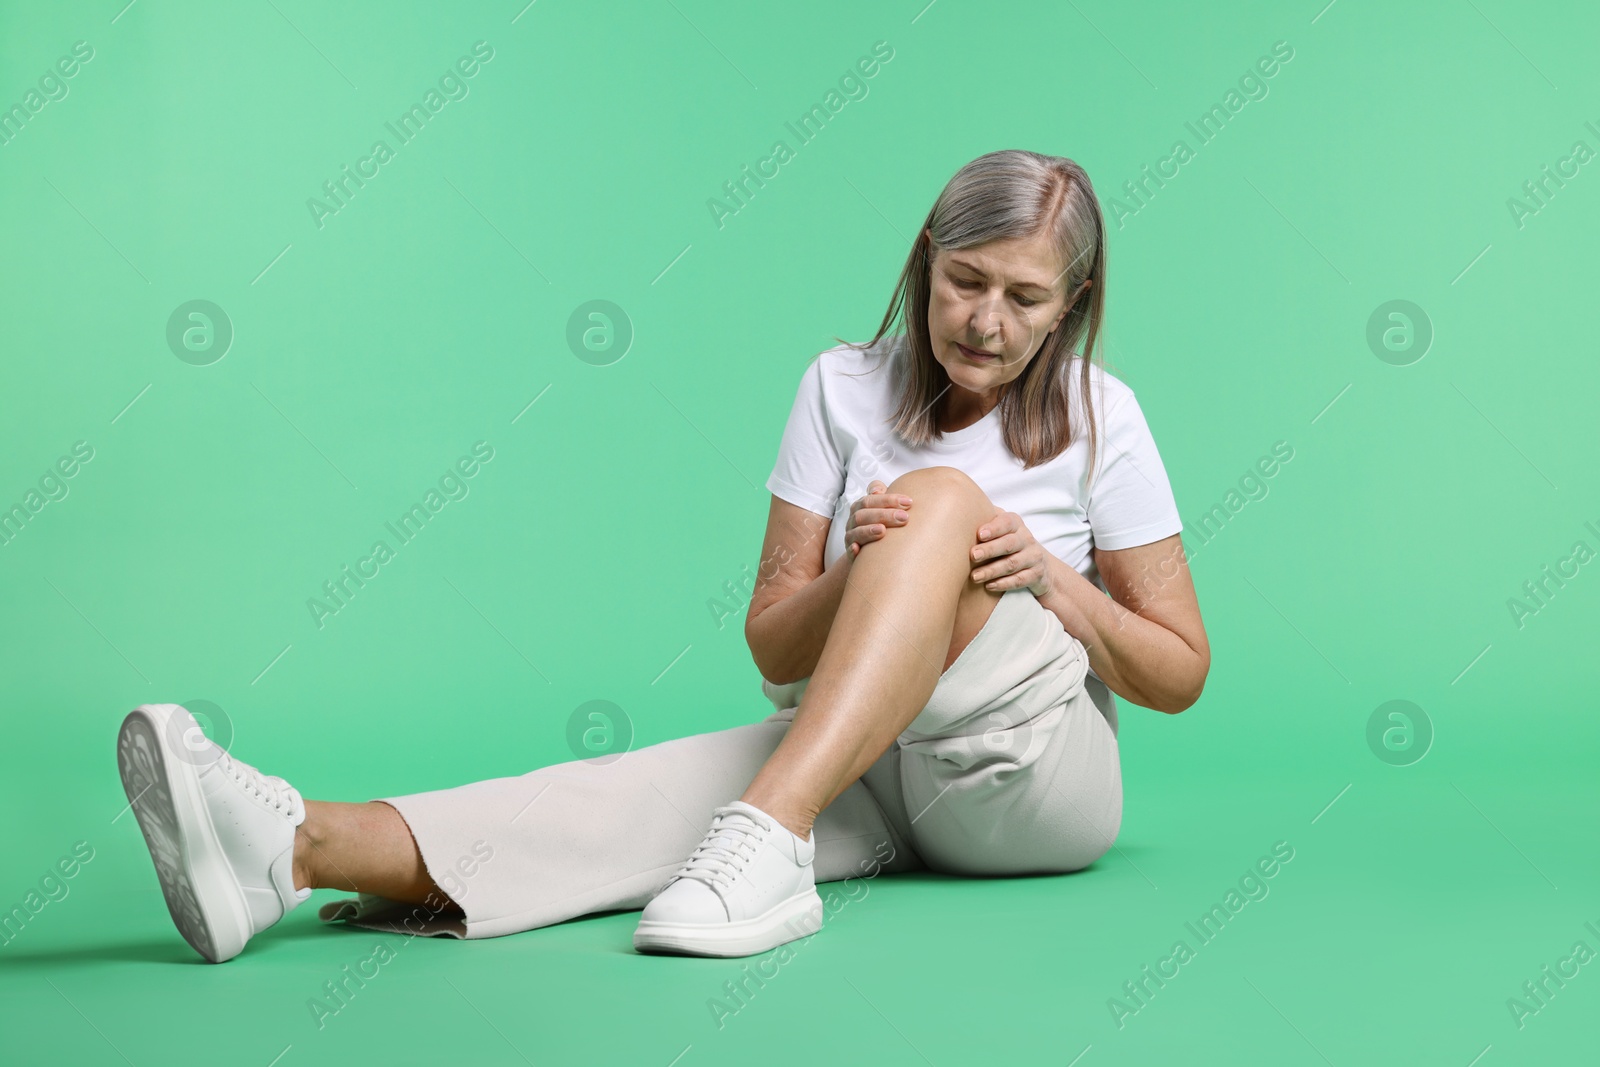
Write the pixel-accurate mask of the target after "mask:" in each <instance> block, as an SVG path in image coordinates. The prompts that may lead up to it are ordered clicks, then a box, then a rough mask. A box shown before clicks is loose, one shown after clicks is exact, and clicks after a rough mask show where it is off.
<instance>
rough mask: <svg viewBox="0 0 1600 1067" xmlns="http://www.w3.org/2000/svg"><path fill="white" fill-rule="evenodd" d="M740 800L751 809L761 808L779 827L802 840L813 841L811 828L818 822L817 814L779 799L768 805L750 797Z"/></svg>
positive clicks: (772, 800) (774, 799)
mask: <svg viewBox="0 0 1600 1067" xmlns="http://www.w3.org/2000/svg"><path fill="white" fill-rule="evenodd" d="M739 799H740V800H742V801H744V802H745V803H746V804H749V805H750V806H751V807H754V808H759V809H761V811H763V812H764V813H766V814H767V815H770V816H772V818H774V819H776V820H777V822H778V825H780V826H782V827H783V828H784V829H785V830H788V831H789V832H790V833H791V834H794V836H796V837H798V838H799V839H800V840H802V841H808V840H810V839H811V827H812V826H813V825H814V824H815V823H816V821H817V813H816V812H814V811H811V810H808V809H806V808H803V807H800V806H797V805H794V804H789V803H784V802H781V801H779V800H778V799H777V798H772V799H771V800H770V801H769V802H767V803H762V802H761V801H760V800H759V799H752V798H751V797H749V796H743V797H740V798H739Z"/></svg>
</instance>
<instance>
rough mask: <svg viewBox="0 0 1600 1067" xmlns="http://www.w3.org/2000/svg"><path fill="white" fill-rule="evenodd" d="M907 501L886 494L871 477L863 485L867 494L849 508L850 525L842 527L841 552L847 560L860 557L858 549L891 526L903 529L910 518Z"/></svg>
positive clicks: (898, 494) (883, 488)
mask: <svg viewBox="0 0 1600 1067" xmlns="http://www.w3.org/2000/svg"><path fill="white" fill-rule="evenodd" d="M910 506H911V498H910V497H908V496H904V495H902V494H900V493H891V492H889V487H888V486H887V485H885V484H883V482H881V481H879V480H878V479H876V478H874V479H873V480H872V481H871V482H869V483H867V493H866V495H865V496H863V497H862V498H861V499H860V500H857V501H856V502H855V503H854V504H851V505H850V524H849V525H848V526H847V527H846V528H845V535H844V544H845V550H846V551H848V552H849V553H850V558H851V559H855V558H856V556H858V555H860V554H861V546H862V545H865V544H870V543H871V542H873V541H876V540H878V539H879V538H880V537H882V536H883V535H884V534H885V533H886V532H888V529H889V527H891V526H904V525H905V524H906V523H907V522H909V521H910V519H911V516H910V515H908V514H906V512H905V509H906V508H909V507H910Z"/></svg>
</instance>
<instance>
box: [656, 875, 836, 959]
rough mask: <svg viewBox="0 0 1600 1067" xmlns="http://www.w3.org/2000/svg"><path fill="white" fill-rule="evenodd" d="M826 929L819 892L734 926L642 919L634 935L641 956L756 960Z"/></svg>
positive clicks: (793, 899) (801, 896) (803, 896)
mask: <svg viewBox="0 0 1600 1067" xmlns="http://www.w3.org/2000/svg"><path fill="white" fill-rule="evenodd" d="M820 929H822V898H821V897H820V896H818V895H817V891H816V889H810V890H808V891H807V892H805V893H802V894H800V895H799V896H795V897H790V898H789V899H788V900H785V901H783V902H782V903H781V904H778V905H776V906H775V907H773V908H771V909H770V910H768V911H767V912H765V913H763V914H761V915H757V916H755V917H754V918H751V919H741V920H739V921H738V922H731V923H669V922H649V921H645V920H643V919H641V920H640V921H639V927H638V929H636V930H635V931H634V932H633V947H634V948H636V949H638V950H639V951H640V952H664V953H671V954H673V955H679V956H717V957H728V956H754V955H756V954H757V953H759V952H766V951H767V950H768V949H774V948H777V947H778V946H779V945H782V944H786V943H788V942H790V941H794V940H797V939H799V938H802V937H809V936H810V935H812V934H814V933H816V932H817V931H818V930H820Z"/></svg>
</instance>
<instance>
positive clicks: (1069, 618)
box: [1039, 553, 1206, 714]
mask: <svg viewBox="0 0 1600 1067" xmlns="http://www.w3.org/2000/svg"><path fill="white" fill-rule="evenodd" d="M1046 557H1047V559H1048V561H1049V567H1050V592H1049V593H1047V594H1045V595H1044V596H1042V597H1040V598H1039V603H1041V604H1043V605H1044V606H1045V607H1046V608H1048V609H1049V610H1050V611H1051V613H1053V614H1054V615H1055V616H1056V617H1057V618H1058V619H1060V620H1061V626H1062V628H1063V629H1065V630H1066V631H1067V633H1069V634H1071V635H1072V636H1073V637H1075V638H1077V639H1078V640H1079V641H1080V642H1082V643H1083V646H1084V648H1085V649H1086V650H1087V651H1088V653H1089V665H1090V666H1091V667H1093V668H1094V672H1095V674H1096V675H1098V676H1099V678H1100V680H1101V681H1103V682H1105V684H1106V686H1107V687H1108V688H1109V689H1110V690H1111V691H1112V692H1113V693H1116V694H1117V695H1118V696H1121V697H1124V698H1126V699H1128V700H1131V701H1133V702H1134V703H1135V704H1138V705H1140V706H1142V707H1147V708H1153V709H1155V710H1156V711H1163V712H1167V713H1168V714H1177V713H1178V712H1180V711H1183V710H1184V709H1185V708H1187V707H1189V706H1190V705H1191V704H1193V703H1194V702H1195V701H1196V700H1197V699H1199V696H1200V690H1201V688H1202V687H1203V686H1204V684H1205V676H1206V663H1205V658H1204V657H1203V656H1202V655H1201V654H1200V653H1199V652H1197V651H1196V650H1195V649H1193V648H1191V647H1190V646H1189V645H1188V643H1187V642H1185V641H1184V640H1183V638H1182V637H1180V636H1178V635H1177V634H1175V633H1173V632H1172V631H1171V630H1169V629H1167V628H1166V627H1164V626H1161V625H1159V624H1157V623H1154V622H1151V621H1150V620H1149V619H1146V618H1142V617H1141V616H1139V615H1136V614H1134V613H1133V612H1131V611H1129V610H1128V609H1127V608H1124V607H1123V606H1122V605H1120V604H1118V603H1117V602H1116V601H1115V600H1112V599H1111V598H1110V597H1108V596H1107V595H1106V594H1105V593H1104V592H1102V591H1101V590H1100V587H1099V586H1097V585H1095V584H1094V583H1093V582H1091V581H1089V579H1087V578H1085V577H1084V576H1083V575H1081V574H1079V573H1078V572H1077V571H1076V570H1074V569H1072V568H1071V567H1069V566H1067V564H1065V563H1063V562H1062V561H1061V560H1059V559H1057V558H1056V557H1054V556H1051V555H1049V554H1048V553H1047V554H1046Z"/></svg>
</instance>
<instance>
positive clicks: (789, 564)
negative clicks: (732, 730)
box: [744, 496, 851, 685]
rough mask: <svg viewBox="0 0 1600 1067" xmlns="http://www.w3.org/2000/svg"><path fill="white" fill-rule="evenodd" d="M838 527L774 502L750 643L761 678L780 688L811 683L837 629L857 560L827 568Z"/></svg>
mask: <svg viewBox="0 0 1600 1067" xmlns="http://www.w3.org/2000/svg"><path fill="white" fill-rule="evenodd" d="M832 525H833V521H832V520H831V519H829V518H828V517H826V516H823V515H818V514H816V513H815V512H811V511H807V510H806V509H804V508H802V507H798V506H797V505H794V504H791V503H789V502H788V501H787V500H781V499H779V498H778V497H776V496H774V497H773V498H772V504H771V507H770V508H769V510H768V512H767V533H766V539H765V540H764V542H763V543H762V546H761V565H760V566H759V567H757V568H756V586H755V589H754V590H753V591H752V592H751V594H750V607H749V611H748V613H747V614H746V616H745V621H744V639H745V643H746V644H748V645H749V646H750V655H751V657H752V658H753V659H754V660H755V663H756V668H757V669H758V670H759V671H760V672H761V676H762V677H763V678H765V679H766V680H767V681H769V682H771V683H773V684H774V685H786V684H788V683H789V682H793V681H797V680H799V679H801V678H805V677H808V676H809V675H810V674H811V672H812V670H813V669H815V667H816V665H817V660H818V659H819V658H821V656H822V646H823V645H824V644H825V643H826V642H827V640H828V631H829V630H830V629H832V627H833V617H834V615H835V614H837V613H838V610H839V600H840V598H841V597H843V595H844V585H845V576H846V575H847V574H848V573H849V571H850V562H851V554H850V553H849V552H845V553H844V554H843V555H841V556H840V557H839V558H838V559H836V560H834V561H833V566H831V567H828V568H826V569H824V568H823V566H822V557H823V546H824V544H826V542H827V538H828V531H829V529H830V528H831V527H832Z"/></svg>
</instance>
